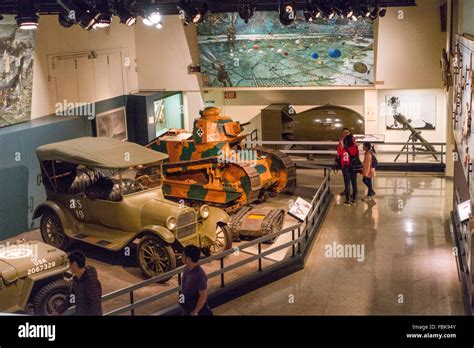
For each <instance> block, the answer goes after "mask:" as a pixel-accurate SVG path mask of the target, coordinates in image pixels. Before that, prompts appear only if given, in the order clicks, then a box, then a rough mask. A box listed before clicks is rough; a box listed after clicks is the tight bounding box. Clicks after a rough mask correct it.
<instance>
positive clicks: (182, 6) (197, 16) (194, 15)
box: [178, 1, 208, 25]
mask: <svg viewBox="0 0 474 348" xmlns="http://www.w3.org/2000/svg"><path fill="white" fill-rule="evenodd" d="M178 10H179V13H180V15H182V16H184V24H186V25H187V24H189V23H194V24H196V23H199V22H202V21H203V19H204V16H205V15H206V13H207V11H208V5H207V2H204V3H203V4H202V9H199V8H198V7H196V6H192V5H191V4H189V3H188V2H187V1H181V2H180V3H179V4H178Z"/></svg>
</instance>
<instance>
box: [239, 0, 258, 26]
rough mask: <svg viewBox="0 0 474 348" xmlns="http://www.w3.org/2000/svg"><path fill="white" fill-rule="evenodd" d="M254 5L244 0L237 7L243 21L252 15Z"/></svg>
mask: <svg viewBox="0 0 474 348" xmlns="http://www.w3.org/2000/svg"><path fill="white" fill-rule="evenodd" d="M254 11H255V6H254V5H253V4H252V3H251V2H244V3H243V4H242V6H240V9H239V16H240V18H242V19H243V20H244V22H245V23H248V22H249V19H250V18H252V17H253V13H254Z"/></svg>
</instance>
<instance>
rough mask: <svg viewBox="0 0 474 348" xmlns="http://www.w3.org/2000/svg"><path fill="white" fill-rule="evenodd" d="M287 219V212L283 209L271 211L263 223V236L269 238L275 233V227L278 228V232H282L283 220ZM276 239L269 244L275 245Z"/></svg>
mask: <svg viewBox="0 0 474 348" xmlns="http://www.w3.org/2000/svg"><path fill="white" fill-rule="evenodd" d="M284 217H285V211H284V210H283V209H278V208H275V209H272V210H271V211H270V214H268V215H267V216H265V219H264V220H263V222H262V227H261V231H262V236H267V235H269V234H272V233H273V232H274V227H276V230H277V231H278V230H281V228H282V226H283V219H284ZM275 239H276V238H273V239H270V240H269V241H268V243H273V242H275Z"/></svg>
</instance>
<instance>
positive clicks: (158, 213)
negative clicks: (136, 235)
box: [141, 198, 194, 226]
mask: <svg viewBox="0 0 474 348" xmlns="http://www.w3.org/2000/svg"><path fill="white" fill-rule="evenodd" d="M188 210H189V211H194V209H193V208H182V207H180V205H179V204H178V203H175V202H172V201H169V200H167V199H164V198H154V199H151V200H149V201H148V202H146V203H145V204H144V205H143V208H142V213H141V219H142V226H147V225H161V226H166V219H167V218H168V217H170V216H174V217H176V218H177V217H178V215H179V214H182V213H183V212H185V211H188Z"/></svg>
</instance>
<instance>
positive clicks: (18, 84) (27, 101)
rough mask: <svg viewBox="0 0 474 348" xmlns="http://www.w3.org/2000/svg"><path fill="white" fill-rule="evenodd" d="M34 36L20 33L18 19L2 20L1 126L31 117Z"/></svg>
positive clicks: (6, 17)
mask: <svg viewBox="0 0 474 348" xmlns="http://www.w3.org/2000/svg"><path fill="white" fill-rule="evenodd" d="M34 53H35V35H34V32H32V31H25V30H20V29H18V27H17V24H16V21H15V16H4V17H3V19H2V20H1V21H0V127H5V126H8V125H12V124H15V123H19V122H24V121H27V120H29V119H30V118H31V96H32V87H33V61H34V55H35V54H34Z"/></svg>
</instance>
